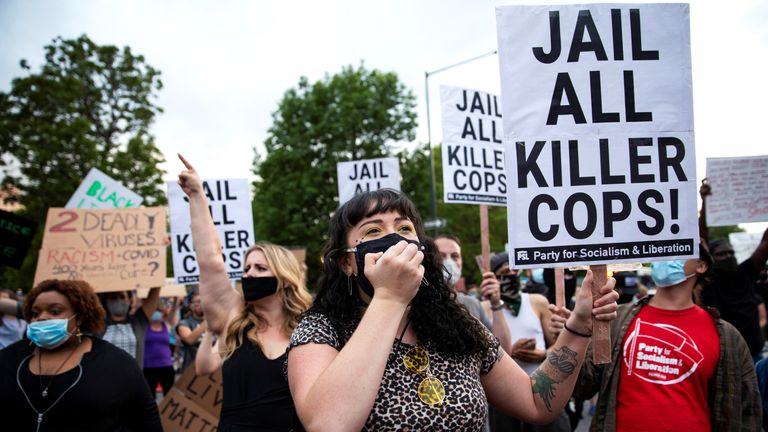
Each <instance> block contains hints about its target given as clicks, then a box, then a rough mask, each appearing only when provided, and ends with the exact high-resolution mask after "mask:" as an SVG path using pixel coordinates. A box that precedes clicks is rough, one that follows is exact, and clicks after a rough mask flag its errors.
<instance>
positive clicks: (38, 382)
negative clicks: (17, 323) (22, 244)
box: [0, 279, 162, 431]
mask: <svg viewBox="0 0 768 432" xmlns="http://www.w3.org/2000/svg"><path fill="white" fill-rule="evenodd" d="M104 315H105V312H104V308H103V307H102V306H101V303H100V302H99V299H98V297H97V296H96V294H95V293H94V292H93V288H91V286H90V285H89V284H88V283H87V282H85V281H72V280H55V279H51V280H46V281H43V282H41V283H39V284H38V285H37V286H36V287H34V288H32V290H31V291H30V292H29V294H28V295H27V296H26V298H25V301H24V319H25V320H27V322H28V323H29V326H28V327H27V332H26V338H25V339H23V340H20V341H18V342H16V343H15V344H13V345H11V346H9V347H7V348H5V349H3V350H1V351H0V389H3V390H2V391H0V407H3V410H4V411H5V412H6V413H12V414H11V415H6V416H4V420H3V428H4V429H5V428H7V430H33V429H35V428H36V430H38V431H39V430H53V429H56V430H80V431H90V430H93V431H104V430H110V431H122V430H137V431H138V430H141V431H161V430H162V426H161V424H160V417H159V415H158V412H157V404H156V403H155V401H154V399H153V397H152V393H151V392H150V391H149V388H148V387H147V385H146V384H145V381H144V380H143V375H142V373H141V370H139V367H138V365H137V364H136V361H135V360H134V359H133V358H132V357H131V356H129V355H128V354H127V353H125V352H124V351H122V350H120V349H119V348H117V347H115V346H114V345H112V344H110V343H108V342H104V341H102V340H101V339H100V338H98V337H97V335H98V334H100V333H101V332H102V331H103V329H104Z"/></svg>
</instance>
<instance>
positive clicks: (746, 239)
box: [728, 232, 763, 263]
mask: <svg viewBox="0 0 768 432" xmlns="http://www.w3.org/2000/svg"><path fill="white" fill-rule="evenodd" d="M762 239H763V233H747V232H732V233H730V234H728V242H730V243H731V246H733V254H734V255H736V262H738V263H743V262H744V261H746V260H747V259H749V257H751V256H752V254H753V253H755V250H756V249H757V247H758V246H759V245H760V240H762Z"/></svg>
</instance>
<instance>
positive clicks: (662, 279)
mask: <svg viewBox="0 0 768 432" xmlns="http://www.w3.org/2000/svg"><path fill="white" fill-rule="evenodd" d="M684 265H685V260H674V261H657V262H654V263H651V278H653V283H655V284H656V287H658V288H665V287H670V286H673V285H677V284H679V283H682V282H684V281H685V280H686V279H688V278H689V277H691V276H693V275H690V276H687V275H686V274H685V271H683V266H684Z"/></svg>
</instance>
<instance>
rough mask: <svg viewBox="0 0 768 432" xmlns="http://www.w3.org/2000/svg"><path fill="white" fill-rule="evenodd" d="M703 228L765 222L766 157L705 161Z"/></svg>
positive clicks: (767, 215)
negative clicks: (706, 193)
mask: <svg viewBox="0 0 768 432" xmlns="http://www.w3.org/2000/svg"><path fill="white" fill-rule="evenodd" d="M707 179H708V181H709V186H710V188H711V190H712V194H711V195H709V196H708V197H707V207H706V208H707V225H708V226H723V225H737V224H740V223H749V222H768V155H765V156H751V157H733V158H707Z"/></svg>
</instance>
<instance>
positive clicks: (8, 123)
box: [0, 35, 166, 289]
mask: <svg viewBox="0 0 768 432" xmlns="http://www.w3.org/2000/svg"><path fill="white" fill-rule="evenodd" d="M20 65H21V67H22V69H23V70H24V71H25V72H26V75H25V76H23V77H20V78H16V79H14V80H13V82H12V85H11V90H10V91H9V92H8V93H2V92H0V142H1V143H2V146H3V147H2V157H1V158H0V166H1V167H2V168H3V171H4V172H5V177H4V178H3V181H2V188H3V192H4V193H5V195H6V201H7V202H18V203H20V204H22V205H23V206H24V210H23V213H24V214H25V216H27V217H29V218H31V219H34V220H36V221H37V222H38V223H39V224H40V225H41V229H40V232H42V225H43V224H44V222H45V216H46V212H47V209H48V207H62V206H64V205H65V204H66V202H67V200H68V199H69V197H70V196H71V195H72V193H74V191H75V189H76V188H77V186H78V185H79V184H80V183H81V182H82V179H83V177H85V175H86V174H87V173H88V171H89V170H90V169H91V168H92V167H95V168H98V169H100V170H101V171H103V172H104V173H106V174H107V175H109V176H110V177H112V178H114V179H115V180H117V181H119V182H121V183H122V184H123V185H125V186H126V187H128V188H130V189H132V190H133V191H134V192H136V193H137V194H139V195H141V196H143V197H144V200H145V201H144V204H145V205H149V206H151V205H161V204H165V203H166V198H165V194H164V191H163V189H161V185H162V176H163V174H164V172H163V171H162V170H161V169H159V168H158V164H159V163H161V162H163V161H164V159H163V156H162V154H161V153H160V151H159V149H158V148H157V147H156V146H155V143H154V138H153V136H152V135H151V134H150V132H149V128H150V126H151V124H152V122H153V120H154V118H155V115H157V114H158V113H160V112H162V110H161V109H160V107H158V106H157V105H156V104H155V102H154V99H156V97H157V91H159V90H160V89H161V88H162V82H161V81H160V72H159V71H158V70H156V69H155V68H153V67H152V66H150V65H148V64H147V63H145V61H144V57H143V56H141V55H135V54H133V53H132V52H131V50H130V48H129V47H124V48H122V49H118V48H117V47H115V46H109V45H105V46H99V45H97V44H95V43H94V42H92V41H91V40H90V39H89V38H88V37H87V36H85V35H83V36H80V37H79V38H77V39H70V40H68V39H62V38H61V37H59V38H56V39H54V40H53V42H52V43H51V44H50V45H48V46H46V47H45V63H44V64H43V65H42V67H41V69H40V71H39V72H33V71H32V70H31V67H30V66H29V64H28V63H27V61H26V60H21V62H20ZM40 232H39V233H38V236H37V237H36V242H35V244H33V245H32V248H33V249H32V250H36V248H38V247H39V245H40V241H41V235H40ZM36 261H37V255H36V254H34V253H30V255H29V256H28V257H27V260H26V261H25V264H24V267H23V268H22V271H21V274H18V275H13V276H8V274H7V273H8V272H6V274H4V275H3V279H4V282H6V283H11V284H13V285H15V286H22V287H24V288H25V289H26V288H28V287H29V285H30V284H31V281H32V277H33V274H34V267H35V264H36Z"/></svg>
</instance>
